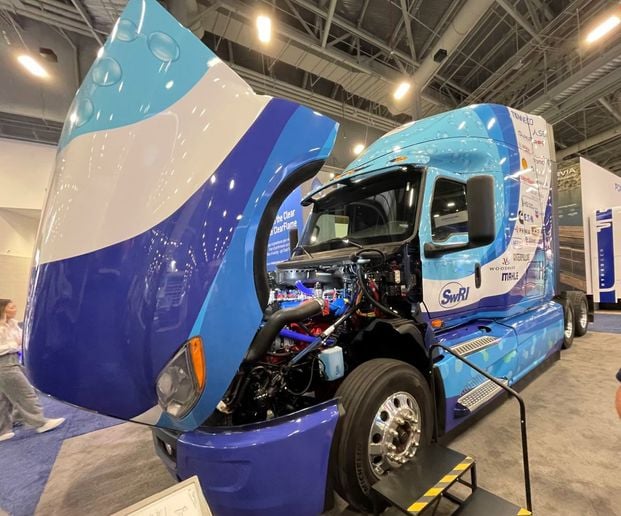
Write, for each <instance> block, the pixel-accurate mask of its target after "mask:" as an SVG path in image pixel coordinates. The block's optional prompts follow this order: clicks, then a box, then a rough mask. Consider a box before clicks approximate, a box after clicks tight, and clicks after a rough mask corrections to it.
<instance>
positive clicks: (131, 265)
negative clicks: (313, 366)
mask: <svg viewBox="0 0 621 516" xmlns="http://www.w3.org/2000/svg"><path fill="white" fill-rule="evenodd" d="M291 121H293V122H291ZM301 125H305V126H306V127H307V136H308V139H306V140H304V141H305V143H304V146H302V144H299V145H294V144H293V142H294V141H295V140H296V139H297V140H299V138H298V135H299V129H300V126H301ZM334 130H335V123H334V122H332V121H331V120H330V119H328V118H325V117H317V116H316V115H315V114H314V113H313V112H312V111H311V110H309V109H306V108H301V107H299V106H297V105H296V104H293V103H291V102H287V101H283V100H273V101H271V102H270V103H269V104H268V105H267V107H266V108H265V110H264V111H263V112H262V114H261V115H260V117H259V118H258V120H257V121H256V122H255V124H254V125H253V126H252V127H251V129H250V130H249V131H248V132H247V134H246V135H245V136H244V138H242V140H241V141H240V142H239V144H238V145H237V146H236V147H235V149H234V150H233V151H232V152H231V153H230V155H229V156H228V157H227V159H226V160H225V161H224V162H223V163H222V164H221V165H220V167H219V168H218V169H217V171H216V172H215V176H216V177H217V180H216V181H215V182H214V183H212V182H211V181H208V182H207V183H205V184H204V185H203V186H202V187H201V188H200V189H199V190H198V191H197V192H196V193H195V194H194V195H193V196H192V197H191V198H190V199H188V201H187V202H186V203H185V204H184V205H183V206H182V207H181V208H179V209H178V210H177V211H176V212H175V213H173V214H172V215H171V216H170V217H168V218H167V219H165V220H164V221H162V222H161V223H159V224H157V225H156V226H155V227H153V228H151V229H149V230H147V231H145V232H144V233H142V234H140V235H137V236H136V237H134V238H131V239H129V240H127V241H124V242H121V243H119V244H115V245H112V246H109V247H107V248H104V249H101V250H98V251H94V252H92V253H88V254H85V255H82V256H78V257H75V258H69V259H66V260H60V261H57V262H52V263H48V264H44V265H42V266H40V267H39V270H38V272H37V274H36V282H35V284H34V286H33V289H32V290H31V298H32V299H33V302H32V304H31V306H30V314H29V319H28V323H29V325H30V327H29V332H28V333H29V335H30V338H29V353H28V360H27V365H28V369H29V372H30V374H31V377H32V379H33V381H34V383H35V384H36V385H37V387H38V388H39V389H41V390H43V391H45V392H47V393H49V394H52V395H53V396H56V397H58V398H60V399H63V400H66V401H69V402H71V403H74V404H76V405H80V406H84V407H87V408H91V409H93V410H96V411H99V412H102V413H104V414H108V415H113V416H116V417H121V418H124V419H129V418H132V417H135V416H137V415H139V414H140V413H142V412H144V411H146V410H148V409H150V408H151V407H153V406H155V405H156V404H157V398H156V395H155V380H156V378H157V376H158V374H159V373H160V371H161V369H162V367H163V366H164V365H165V364H166V362H167V361H168V360H169V359H170V358H171V357H172V355H174V353H175V352H176V350H177V349H178V348H179V347H180V346H181V344H182V343H183V342H185V341H186V339H187V338H188V337H189V336H191V335H193V334H200V335H202V336H203V337H204V342H205V352H206V357H207V368H208V376H207V378H208V381H207V389H206V393H205V396H207V398H208V400H209V401H206V402H204V403H203V402H199V404H198V406H197V409H196V410H195V411H194V412H193V413H192V414H191V415H190V416H188V418H187V419H186V420H185V421H182V422H174V423H171V424H170V426H173V427H175V428H182V429H190V428H194V427H196V426H197V425H198V424H200V422H202V420H204V419H205V418H206V417H207V415H208V414H209V413H210V412H211V411H212V410H213V409H214V408H215V404H216V403H217V400H216V398H217V399H218V400H219V396H221V395H222V393H223V391H224V389H225V388H226V386H227V385H228V383H229V382H230V381H231V379H232V377H233V375H234V373H235V370H236V368H237V366H238V365H239V362H240V358H241V356H242V355H243V353H244V352H245V350H246V349H247V347H248V345H249V343H250V340H251V338H252V336H253V335H254V333H255V332H256V329H257V328H258V326H259V323H260V321H261V309H260V307H259V305H258V300H257V297H256V293H255V291H254V289H253V288H252V286H251V285H252V249H251V248H250V249H248V251H249V252H248V251H245V249H247V248H248V246H249V243H250V242H253V241H254V234H255V233H256V224H258V220H259V218H260V216H261V214H262V212H263V209H264V207H265V203H266V201H267V199H268V198H269V195H263V194H262V195H261V202H259V203H257V202H256V200H255V198H256V197H257V196H258V195H259V194H258V193H257V192H258V191H261V192H263V191H265V192H269V189H270V188H272V186H273V187H275V186H276V185H278V184H279V183H280V181H281V180H282V179H283V178H284V177H285V175H286V174H285V173H283V172H282V170H284V169H286V170H289V171H290V170H292V168H295V167H297V166H299V164H301V163H304V162H307V161H309V160H314V159H321V156H320V155H319V152H318V149H321V148H323V146H324V144H325V143H326V142H327V141H330V138H332V137H333V135H334ZM332 141H333V140H332ZM302 147H303V148H302ZM309 148H314V149H315V150H314V151H312V152H309V151H308V149H309ZM278 164H281V165H282V166H283V168H282V169H281V170H280V171H279V170H277V168H278ZM232 182H234V184H235V187H234V188H233V189H231V188H230V185H231V184H233V183H232ZM225 213H226V215H224V214H225ZM239 214H243V217H242V218H241V220H238V218H237V215H239ZM208 221H209V223H207V222H208ZM247 235H252V236H249V237H248V236H247ZM233 242H234V243H233ZM240 258H241V261H240ZM222 270H224V271H230V272H225V274H226V276H224V277H228V278H229V280H230V281H231V283H230V284H229V286H227V287H226V289H229V288H230V287H232V288H233V290H229V292H231V293H232V294H233V295H234V296H235V306H236V307H237V308H239V309H241V310H242V311H243V313H244V314H245V317H244V318H243V319H242V321H243V322H241V323H240V324H239V325H236V326H234V327H233V328H229V327H228V326H223V325H221V324H220V323H221V320H222V319H221V317H222V315H220V316H217V317H220V319H216V320H217V321H218V324H216V325H215V326H216V327H219V328H221V331H223V332H224V331H225V329H227V331H225V334H220V333H218V331H217V330H214V332H213V334H210V333H208V332H207V328H202V327H201V326H200V324H199V325H198V328H200V330H201V331H198V332H196V333H193V331H192V330H193V328H194V329H195V330H197V329H198V328H197V327H195V325H196V323H195V321H196V319H197V317H199V313H200V310H201V307H202V309H203V313H205V312H206V311H207V306H208V304H206V303H205V299H206V297H207V295H208V293H209V292H210V289H212V286H213V289H214V292H218V293H219V296H220V298H219V300H218V302H217V303H216V304H217V306H218V307H225V306H226V307H228V308H227V310H230V308H231V307H229V306H228V303H227V302H226V296H223V295H222V290H223V288H224V287H223V286H221V285H220V283H221V282H222V279H221V280H219V281H218V280H217V275H218V274H219V271H222ZM220 274H222V272H220ZM242 278H243V281H242V283H241V284H239V285H238V284H237V283H236V280H242ZM248 278H250V280H248ZM249 285H250V288H249ZM212 307H213V305H212ZM218 307H213V309H212V310H210V311H209V314H210V316H211V315H214V314H218V313H219V312H218V310H219V308H218ZM228 313H229V314H230V313H231V312H230V311H229V312H228ZM52 363H53V364H54V367H50V364H52ZM214 389H215V390H214Z"/></svg>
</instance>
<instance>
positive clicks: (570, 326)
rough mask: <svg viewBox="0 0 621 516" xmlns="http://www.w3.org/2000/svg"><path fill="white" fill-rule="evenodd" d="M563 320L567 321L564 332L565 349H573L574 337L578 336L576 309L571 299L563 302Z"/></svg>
mask: <svg viewBox="0 0 621 516" xmlns="http://www.w3.org/2000/svg"><path fill="white" fill-rule="evenodd" d="M563 319H564V320H565V331H564V332H563V349H569V348H571V345H572V344H573V343H574V335H575V334H576V325H575V324H574V309H573V307H572V306H571V301H569V299H564V300H563Z"/></svg>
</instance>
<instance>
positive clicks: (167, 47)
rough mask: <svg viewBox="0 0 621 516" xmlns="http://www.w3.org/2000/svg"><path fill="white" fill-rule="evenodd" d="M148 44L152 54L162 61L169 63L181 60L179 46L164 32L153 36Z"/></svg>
mask: <svg viewBox="0 0 621 516" xmlns="http://www.w3.org/2000/svg"><path fill="white" fill-rule="evenodd" d="M147 44H148V46H149V50H150V51H151V53H152V54H153V55H154V56H155V57H157V58H158V59H159V60H160V61H164V62H165V63H169V62H171V61H176V60H177V59H178V58H179V45H177V42H176V41H175V40H174V39H173V38H171V37H170V36H169V35H168V34H165V33H164V32H154V33H153V34H151V35H150V36H149V39H148V42H147Z"/></svg>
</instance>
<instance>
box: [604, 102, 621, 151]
mask: <svg viewBox="0 0 621 516" xmlns="http://www.w3.org/2000/svg"><path fill="white" fill-rule="evenodd" d="M599 103H600V104H601V105H602V106H603V107H604V109H605V110H606V111H608V112H609V113H610V114H611V115H612V116H614V117H615V118H616V119H617V122H621V114H620V113H619V112H618V111H617V110H616V109H615V108H614V107H612V105H611V104H610V102H608V101H607V100H606V99H605V98H603V97H602V98H601V99H599ZM620 154H621V153H620Z"/></svg>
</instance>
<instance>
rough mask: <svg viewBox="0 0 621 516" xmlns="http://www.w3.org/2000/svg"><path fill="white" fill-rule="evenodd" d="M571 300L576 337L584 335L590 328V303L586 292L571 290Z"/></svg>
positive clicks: (568, 293)
mask: <svg viewBox="0 0 621 516" xmlns="http://www.w3.org/2000/svg"><path fill="white" fill-rule="evenodd" d="M567 299H568V300H569V302H570V304H571V306H572V308H573V310H574V324H575V327H576V330H575V334H576V337H582V336H583V335H585V334H586V332H587V331H588V328H589V303H588V302H587V297H586V295H585V294H584V292H580V291H577V290H576V291H570V292H567Z"/></svg>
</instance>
